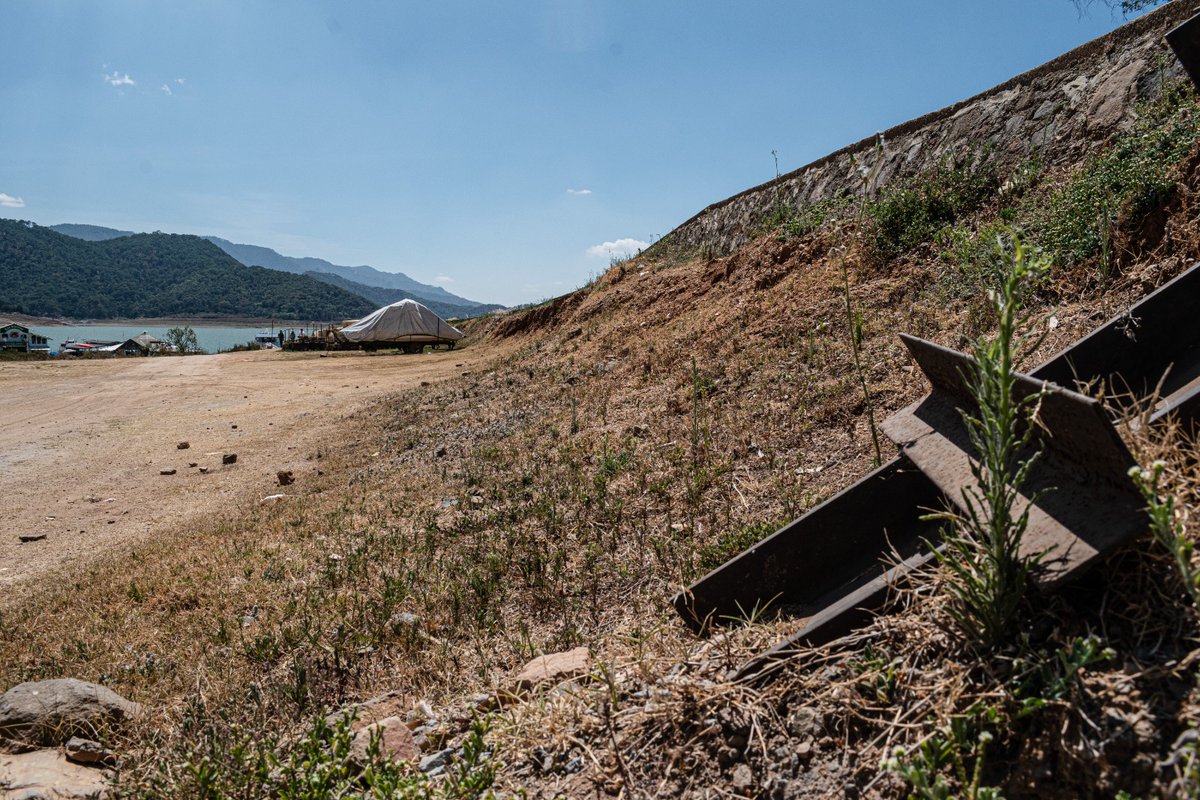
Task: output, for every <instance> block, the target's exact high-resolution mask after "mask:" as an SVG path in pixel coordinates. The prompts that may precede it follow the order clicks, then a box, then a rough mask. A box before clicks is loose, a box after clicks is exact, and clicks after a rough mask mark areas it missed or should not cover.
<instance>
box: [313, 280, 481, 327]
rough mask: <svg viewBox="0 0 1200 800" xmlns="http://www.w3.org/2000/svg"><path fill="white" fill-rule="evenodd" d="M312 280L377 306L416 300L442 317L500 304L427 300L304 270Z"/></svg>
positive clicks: (461, 316)
mask: <svg viewBox="0 0 1200 800" xmlns="http://www.w3.org/2000/svg"><path fill="white" fill-rule="evenodd" d="M304 274H305V275H307V276H308V277H310V278H312V279H313V280H317V281H321V282H322V283H328V284H329V285H330V286H339V287H341V288H343V289H345V290H346V291H348V292H353V293H354V294H356V295H359V296H360V297H365V298H366V299H368V300H370V301H371V302H372V303H375V304H376V305H379V306H386V305H390V304H392V303H396V302H399V301H400V300H416V301H417V302H419V303H422V304H424V305H426V306H428V307H429V308H430V309H432V311H433V313H435V314H437V315H438V316H439V317H442V318H443V319H450V318H452V317H453V318H457V319H467V318H470V317H480V316H483V315H484V314H487V313H490V312H492V311H497V310H499V309H500V308H502V306H498V305H470V306H462V305H455V304H454V303H445V302H441V301H439V300H429V299H427V298H424V297H420V296H418V295H415V294H413V293H412V292H406V291H404V290H403V289H385V288H383V287H380V286H367V285H366V284H363V283H358V282H356V281H351V280H347V279H346V278H343V277H341V276H340V275H334V274H332V273H329V272H306V273H304Z"/></svg>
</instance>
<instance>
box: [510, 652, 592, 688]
mask: <svg viewBox="0 0 1200 800" xmlns="http://www.w3.org/2000/svg"><path fill="white" fill-rule="evenodd" d="M589 661H590V654H589V653H588V649H587V647H576V648H575V649H574V650H567V651H566V652H563V653H551V654H550V655H546V656H538V657H537V658H535V659H533V660H532V661H530V662H529V663H528V664H526V665H525V667H524V668H523V669H522V670H521V672H520V673H519V674H518V675H517V677H516V678H514V679H513V687H514V689H515V690H516V691H524V690H527V689H532V688H533V687H534V686H537V685H538V684H540V683H546V682H548V681H554V682H558V681H562V680H566V679H567V678H574V677H576V676H578V675H582V674H584V673H585V672H587V668H588V662H589Z"/></svg>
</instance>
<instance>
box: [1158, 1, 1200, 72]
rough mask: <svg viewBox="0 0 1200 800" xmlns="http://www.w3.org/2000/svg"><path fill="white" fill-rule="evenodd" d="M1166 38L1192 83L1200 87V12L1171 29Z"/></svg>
mask: <svg viewBox="0 0 1200 800" xmlns="http://www.w3.org/2000/svg"><path fill="white" fill-rule="evenodd" d="M1166 39H1167V44H1169V45H1171V49H1172V50H1174V51H1175V55H1176V56H1177V57H1178V58H1179V63H1181V64H1183V69H1184V71H1186V72H1187V74H1188V77H1189V78H1191V79H1192V83H1194V84H1195V85H1196V86H1198V87H1200V14H1198V15H1196V16H1194V17H1192V18H1191V19H1189V20H1187V21H1186V22H1184V23H1182V24H1181V25H1179V26H1178V27H1176V28H1174V29H1172V30H1171V31H1169V32H1168V33H1167V36H1166Z"/></svg>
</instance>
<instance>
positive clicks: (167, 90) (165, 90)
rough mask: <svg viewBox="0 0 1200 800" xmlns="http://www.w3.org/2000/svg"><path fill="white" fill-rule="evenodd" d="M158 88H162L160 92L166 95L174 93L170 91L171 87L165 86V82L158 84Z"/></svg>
mask: <svg viewBox="0 0 1200 800" xmlns="http://www.w3.org/2000/svg"><path fill="white" fill-rule="evenodd" d="M159 88H160V89H162V93H163V94H165V95H167V96H170V95H172V94H174V92H172V91H171V87H170V86H167V85H166V84H165V83H164V84H163V85H162V86H160V87H159Z"/></svg>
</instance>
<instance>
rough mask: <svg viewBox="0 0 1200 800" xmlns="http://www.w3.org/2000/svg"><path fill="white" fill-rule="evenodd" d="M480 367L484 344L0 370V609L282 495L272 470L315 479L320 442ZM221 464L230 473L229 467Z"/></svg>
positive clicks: (18, 365) (14, 365)
mask: <svg viewBox="0 0 1200 800" xmlns="http://www.w3.org/2000/svg"><path fill="white" fill-rule="evenodd" d="M492 354H493V353H492V352H488V354H487V355H489V356H490V355H492ZM483 357H484V351H483V350H482V349H480V348H477V349H467V350H455V351H448V352H447V351H436V352H430V353H425V354H423V355H420V356H399V355H376V356H368V355H365V354H362V353H338V354H327V355H321V354H316V353H312V354H284V353H279V352H270V351H260V352H253V353H226V354H221V355H212V356H189V357H185V358H146V359H106V360H86V361H50V362H46V361H41V362H9V363H0V387H2V388H0V398H2V399H3V405H4V415H3V417H0V475H2V476H3V479H2V480H3V494H2V497H3V501H2V502H0V589H3V592H2V593H0V608H3V607H4V606H7V605H8V603H9V601H10V600H13V599H15V598H17V597H18V596H19V594H20V593H19V592H17V591H14V589H16V588H17V587H18V586H20V585H21V584H23V583H25V582H30V581H36V580H37V579H38V578H40V577H43V576H46V575H47V574H48V573H50V572H51V571H53V570H55V569H56V568H58V567H63V566H67V565H71V566H84V565H85V564H86V563H87V562H88V560H89V559H91V558H93V557H94V556H96V555H98V554H102V553H105V552H107V551H110V550H112V549H113V548H115V547H119V546H123V545H128V544H135V543H137V542H139V541H141V540H143V539H145V538H146V537H154V536H162V535H168V534H169V533H170V532H171V531H173V530H178V529H179V528H180V527H181V526H182V525H184V524H185V523H186V522H188V521H190V520H194V519H197V518H199V517H202V516H210V515H213V514H216V513H220V512H222V511H224V510H228V509H231V508H234V507H237V506H239V505H240V504H244V503H247V502H258V501H260V500H261V498H263V497H265V496H268V495H271V494H276V493H286V492H289V491H291V490H290V489H288V488H282V487H280V486H279V485H278V480H277V477H276V473H277V472H279V471H281V470H291V471H292V472H293V475H294V476H295V479H296V481H297V482H298V483H302V482H303V481H305V480H309V479H311V478H313V477H315V476H316V475H317V474H318V470H319V468H320V465H321V461H320V458H321V443H322V441H323V440H324V439H326V438H328V437H329V436H330V435H331V434H332V433H333V432H335V431H338V432H339V436H341V437H343V438H344V437H345V436H346V435H347V434H348V435H350V436H353V432H352V431H346V430H345V429H344V427H345V426H344V424H343V423H344V421H345V420H346V419H347V418H348V417H350V416H352V415H353V414H354V413H355V412H356V411H359V410H361V409H362V408H364V407H365V406H368V405H370V404H371V403H373V402H375V401H377V400H378V399H379V398H380V397H381V396H383V395H385V394H392V393H395V392H397V391H399V390H402V389H405V388H410V387H415V386H419V385H420V384H421V383H423V382H424V383H433V382H437V381H440V380H443V379H445V378H447V377H449V376H452V375H458V374H459V373H461V372H463V371H466V370H470V369H471V367H472V366H473V365H475V364H476V363H477V362H479V361H480V360H481V359H482V358H483ZM180 442H188V444H189V447H188V448H187V449H182V450H181V449H178V448H177V445H178V444H179V443H180ZM227 453H235V454H237V462H236V463H234V464H229V465H223V464H222V456H223V455H224V454H227ZM202 467H203V468H207V470H208V472H207V474H203V473H201V472H200V468H202ZM172 469H173V470H175V473H174V474H171V475H163V474H160V473H161V471H162V470H172ZM40 534H45V535H46V538H45V539H43V540H40V541H34V542H29V543H21V542H20V538H19V537H21V536H27V535H40Z"/></svg>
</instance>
